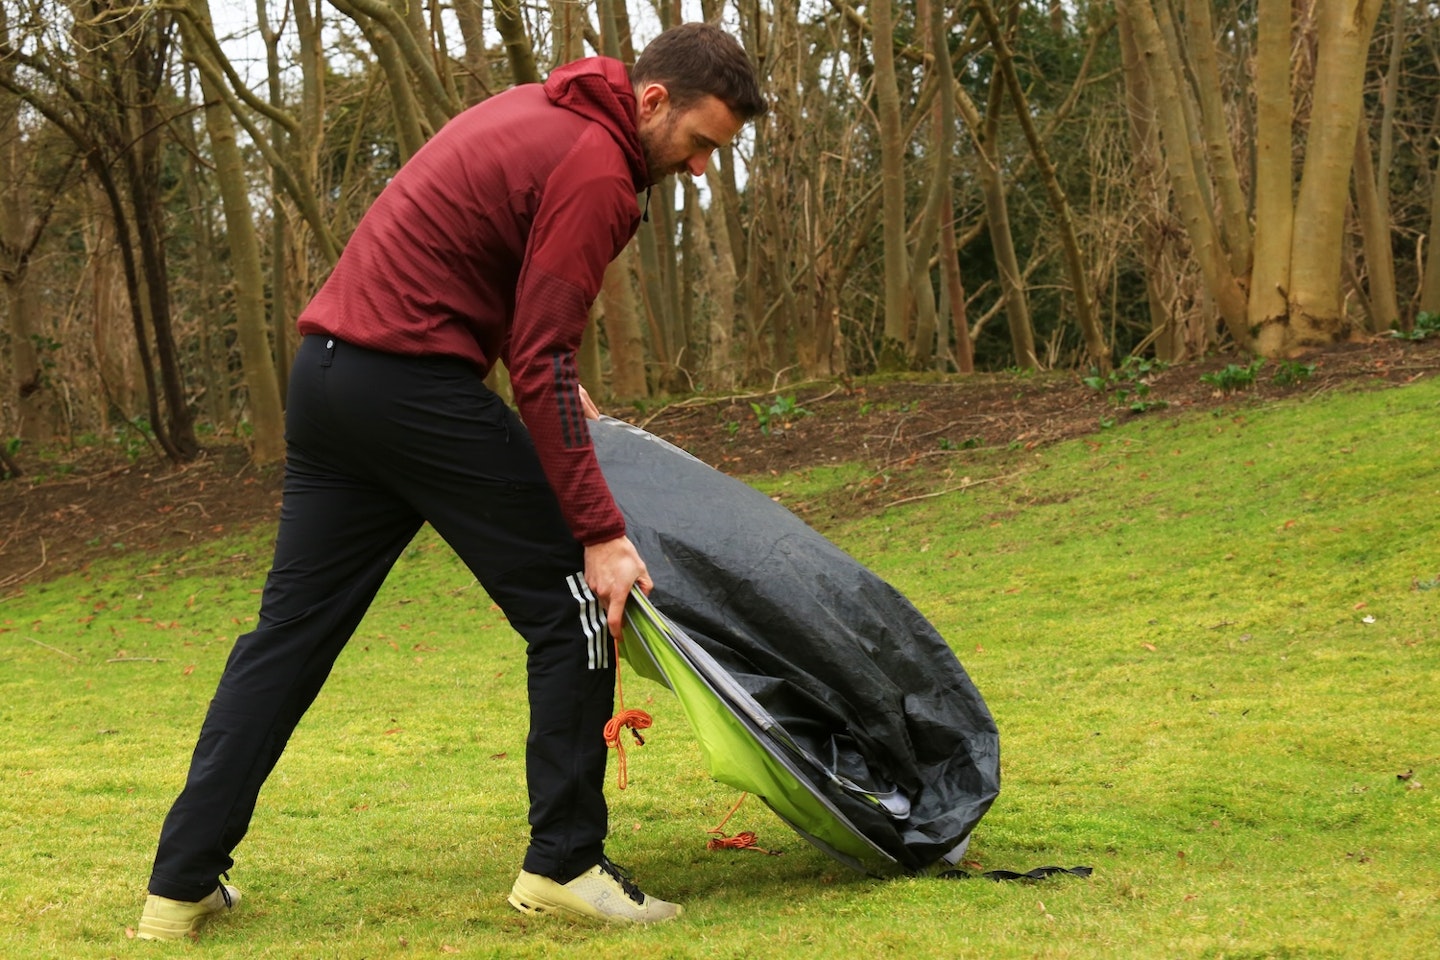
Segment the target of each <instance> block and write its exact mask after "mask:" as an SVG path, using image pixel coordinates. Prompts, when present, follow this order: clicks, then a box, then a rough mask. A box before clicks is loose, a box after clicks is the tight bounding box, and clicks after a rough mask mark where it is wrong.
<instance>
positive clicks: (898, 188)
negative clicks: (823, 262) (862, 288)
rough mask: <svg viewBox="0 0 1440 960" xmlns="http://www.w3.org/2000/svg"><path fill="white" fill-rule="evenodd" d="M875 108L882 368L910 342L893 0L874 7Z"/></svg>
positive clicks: (902, 362)
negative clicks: (882, 293) (882, 288)
mask: <svg viewBox="0 0 1440 960" xmlns="http://www.w3.org/2000/svg"><path fill="white" fill-rule="evenodd" d="M870 20H871V23H870V27H871V34H872V36H871V43H870V47H871V55H872V57H873V59H874V63H875V110H876V113H877V114H878V116H879V121H880V184H881V186H880V195H881V198H882V201H881V209H882V214H881V223H882V230H881V235H882V237H883V244H884V262H885V277H884V280H885V301H884V302H885V324H884V328H883V339H882V342H881V344H880V369H882V370H900V369H904V367H905V366H906V365H907V354H908V353H909V349H908V344H909V341H910V303H909V290H908V289H907V288H908V286H909V281H910V268H909V267H910V265H909V256H908V254H907V251H906V248H905V247H906V245H905V219H906V218H905V168H904V164H905V142H904V140H903V139H902V136H901V130H900V88H899V83H898V80H897V78H896V74H895V7H894V0H877V2H875V3H873V4H872V5H871V12H870Z"/></svg>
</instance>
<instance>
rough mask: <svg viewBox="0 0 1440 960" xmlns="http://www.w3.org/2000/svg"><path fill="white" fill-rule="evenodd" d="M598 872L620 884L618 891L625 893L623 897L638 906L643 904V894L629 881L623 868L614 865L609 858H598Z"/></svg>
mask: <svg viewBox="0 0 1440 960" xmlns="http://www.w3.org/2000/svg"><path fill="white" fill-rule="evenodd" d="M600 870H601V872H602V873H605V874H607V875H608V876H609V877H610V879H612V880H614V881H615V882H616V883H618V884H620V889H621V890H624V891H625V896H627V897H629V898H630V899H631V900H634V901H635V902H636V903H638V904H642V905H643V904H644V903H645V894H644V893H642V892H641V891H640V888H639V887H637V886H636V885H635V881H634V880H631V879H630V874H629V873H627V872H626V871H625V869H624V868H623V867H620V866H618V865H616V864H615V863H614V862H613V861H612V860H611V859H610V858H609V857H607V856H605V855H603V854H602V855H601V856H600Z"/></svg>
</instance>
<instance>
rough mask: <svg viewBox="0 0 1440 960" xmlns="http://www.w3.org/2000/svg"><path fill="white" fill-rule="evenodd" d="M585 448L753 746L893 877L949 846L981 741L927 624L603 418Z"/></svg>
mask: <svg viewBox="0 0 1440 960" xmlns="http://www.w3.org/2000/svg"><path fill="white" fill-rule="evenodd" d="M591 437H592V440H593V441H594V444H595V450H596V455H597V457H598V458H599V461H600V467H601V471H602V472H603V473H604V475H605V478H606V481H607V483H608V484H609V486H610V489H611V492H612V493H613V494H614V496H615V499H616V501H617V503H618V504H619V506H620V509H621V512H622V513H623V514H624V515H625V520H626V525H627V529H628V532H629V536H630V538H631V539H632V540H633V541H634V542H635V544H636V546H637V547H638V548H639V550H640V554H641V556H643V557H644V558H645V560H646V564H647V565H648V566H649V568H650V574H651V577H652V578H653V579H654V581H655V589H654V591H653V592H652V594H651V596H650V600H651V601H652V603H653V606H654V608H655V609H656V610H657V611H659V612H660V613H661V614H663V618H664V619H665V620H666V621H668V622H669V623H671V624H672V625H673V626H674V627H676V628H677V629H678V631H679V632H681V633H683V635H684V636H685V637H686V638H688V639H689V640H691V641H693V643H694V644H695V645H696V646H697V647H698V648H699V649H700V650H702V651H703V653H704V654H705V655H706V656H707V657H708V658H709V659H710V660H712V661H713V662H714V664H715V665H716V666H717V667H718V669H720V670H721V671H722V672H723V673H724V674H725V675H727V676H728V677H729V678H731V679H732V680H733V682H734V683H735V684H736V685H737V686H738V687H739V688H740V689H742V690H743V691H744V693H745V694H746V695H748V697H750V698H751V699H752V700H753V701H754V702H755V703H756V704H758V705H759V707H760V708H761V709H763V711H764V712H765V713H766V714H767V715H768V716H769V717H770V718H772V720H773V722H774V724H775V725H776V727H777V728H778V729H779V733H777V734H774V736H773V737H772V739H773V740H774V741H775V742H774V743H772V744H770V745H769V746H770V747H773V748H776V749H780V750H781V751H782V752H783V753H785V754H786V755H787V756H788V759H790V760H796V758H798V761H796V769H798V770H800V771H801V772H802V774H804V775H805V776H806V777H807V778H808V780H809V781H810V784H811V786H812V787H813V788H814V790H815V791H818V792H819V793H820V794H821V795H823V797H824V798H825V799H826V801H827V802H828V803H829V805H830V806H832V807H833V808H835V809H836V810H838V811H840V812H841V814H842V815H843V817H844V818H845V819H846V820H847V822H849V823H850V824H852V825H853V826H854V827H855V829H856V830H857V831H858V832H859V833H860V834H861V835H862V836H863V837H864V838H865V839H866V842H867V843H868V844H873V845H874V846H875V847H877V848H878V849H880V850H881V851H883V852H884V854H885V856H886V857H888V858H890V859H893V861H894V862H895V863H897V864H898V865H900V866H901V867H904V868H906V869H910V870H917V869H922V868H924V867H927V866H930V865H931V864H934V863H936V862H937V861H939V860H941V859H942V858H944V857H945V856H946V855H947V854H950V853H952V852H953V851H955V850H956V849H957V848H959V846H960V845H961V844H962V843H963V842H964V841H965V840H966V839H967V838H968V836H969V834H970V831H971V830H972V829H973V828H974V826H975V824H976V823H978V822H979V820H980V818H981V817H982V816H984V814H985V812H986V811H987V810H988V809H989V807H990V805H991V803H993V802H994V799H995V797H996V795H997V794H998V792H999V787H1000V774H999V735H998V733H997V731H996V728H995V723H994V720H993V718H992V717H991V715H990V712H989V710H988V708H987V707H986V706H985V702H984V700H983V698H982V697H981V696H980V693H979V691H978V690H976V688H975V686H974V684H973V683H972V682H971V680H970V678H969V676H968V674H966V672H965V670H964V668H963V667H962V666H961V665H960V662H959V661H958V660H957V659H956V657H955V654H954V652H953V651H952V650H951V649H950V647H949V646H948V645H947V644H946V643H945V640H944V639H943V638H942V637H941V636H940V635H939V633H938V632H937V631H936V630H935V628H934V627H933V626H932V625H931V624H930V623H929V622H928V621H927V620H926V619H925V618H924V617H923V616H922V615H921V614H920V613H919V612H918V611H917V610H916V609H915V608H914V606H912V605H911V604H910V603H909V601H907V600H906V599H905V598H904V597H903V596H901V595H900V593H899V592H898V591H896V590H895V589H894V588H893V587H891V586H890V585H889V584H887V583H885V582H884V581H883V580H881V579H880V578H879V577H878V576H876V575H875V574H874V573H872V572H870V571H869V570H867V569H866V568H865V567H863V566H862V565H861V564H859V563H857V562H856V561H855V560H854V559H853V558H851V557H849V556H848V555H847V554H845V552H844V551H842V550H840V549H839V548H838V547H836V546H835V545H834V544H832V543H830V542H829V541H828V540H826V539H825V538H824V537H822V536H821V535H820V534H819V533H817V532H815V531H814V530H812V529H811V528H810V527H808V526H807V525H806V524H805V523H803V522H802V521H801V520H799V518H797V517H795V516H794V515H793V514H791V513H790V512H789V511H788V510H786V509H785V508H784V507H782V506H780V505H779V504H776V503H775V502H773V501H772V500H771V499H770V498H769V497H767V496H765V495H764V494H762V493H760V492H758V491H756V490H754V489H753V488H751V487H749V486H747V485H745V484H744V483H741V482H739V481H738V480H734V479H732V478H730V477H727V476H725V475H724V474H722V473H720V472H719V471H717V470H714V469H712V468H710V467H708V466H706V465H705V464H703V463H701V462H700V461H699V460H696V459H695V458H694V457H691V456H690V455H689V454H687V453H685V452H684V451H682V450H680V449H678V448H676V447H674V446H672V445H670V444H668V443H666V442H665V441H663V440H660V439H659V438H657V437H654V436H652V435H651V434H649V433H646V432H645V431H643V430H640V429H639V428H636V427H633V426H630V425H628V424H625V423H622V422H620V421H618V420H611V419H608V418H602V419H601V420H599V421H592V422H591ZM676 692H677V694H679V695H681V696H682V697H683V696H684V694H683V693H681V692H680V691H679V690H677V691H676ZM692 721H693V718H692ZM712 772H713V770H712ZM717 779H718V777H717ZM727 782H728V781H727ZM767 802H770V800H769V799H768V798H767ZM771 806H772V807H774V806H775V804H773V803H771ZM777 812H780V811H778V810H777ZM781 815H782V816H784V817H785V818H786V819H787V820H790V822H791V825H792V826H794V827H796V828H797V829H798V830H800V831H801V832H802V833H806V832H808V833H811V834H813V833H814V831H813V830H812V829H811V828H810V827H808V826H807V825H806V824H805V823H798V822H796V821H795V820H794V819H793V818H792V817H790V816H787V815H786V814H784V813H782V814H781ZM820 815H821V814H819V813H817V814H816V816H817V817H818V816H820ZM825 816H829V814H825ZM812 839H813V837H812ZM831 846H834V844H831ZM832 852H833V851H832Z"/></svg>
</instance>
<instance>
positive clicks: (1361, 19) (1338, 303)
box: [1262, 0, 1381, 355]
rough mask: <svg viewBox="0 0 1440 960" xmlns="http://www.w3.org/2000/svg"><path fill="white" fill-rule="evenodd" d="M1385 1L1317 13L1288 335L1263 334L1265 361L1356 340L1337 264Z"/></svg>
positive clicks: (1350, 2) (1347, 3)
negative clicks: (1369, 62) (1372, 47)
mask: <svg viewBox="0 0 1440 960" xmlns="http://www.w3.org/2000/svg"><path fill="white" fill-rule="evenodd" d="M1380 2H1381V0H1330V2H1329V3H1325V4H1322V5H1321V6H1320V7H1319V10H1318V14H1317V15H1318V23H1319V30H1320V36H1319V49H1318V51H1317V53H1316V60H1315V86H1314V90H1313V106H1312V109H1311V112H1310V129H1309V134H1308V136H1307V137H1306V141H1305V164H1304V167H1303V172H1302V173H1301V176H1300V190H1299V193H1298V194H1297V196H1296V201H1295V235H1294V238H1293V240H1292V242H1291V252H1290V291H1289V292H1290V297H1289V321H1290V322H1289V323H1288V324H1287V325H1286V326H1285V327H1284V330H1283V332H1281V331H1274V330H1267V331H1265V334H1268V335H1262V343H1263V344H1264V345H1265V346H1266V347H1268V348H1269V349H1267V350H1266V354H1267V355H1275V354H1277V353H1281V352H1284V353H1288V352H1291V351H1293V350H1296V349H1303V348H1305V347H1310V346H1322V345H1324V344H1329V343H1335V342H1336V341H1339V340H1344V339H1346V338H1348V337H1349V336H1350V335H1351V324H1350V321H1349V319H1348V318H1347V317H1346V316H1345V312H1344V298H1343V296H1342V288H1341V281H1340V274H1341V271H1340V263H1341V257H1342V244H1343V241H1344V231H1345V207H1346V202H1347V200H1348V198H1349V193H1350V191H1349V184H1350V169H1351V165H1352V163H1353V160H1354V157H1355V137H1356V136H1357V131H1358V130H1359V128H1360V114H1361V102H1362V91H1363V88H1364V81H1365V58H1366V51H1367V49H1368V47H1369V43H1370V35H1371V32H1372V30H1373V29H1374V26H1375V18H1376V16H1377V15H1378V13H1379V10H1380ZM1277 332H1279V333H1281V335H1280V336H1279V337H1278V338H1277V337H1276V336H1275V333H1277ZM1277 339H1278V341H1279V342H1278V344H1277V343H1276V340H1277Z"/></svg>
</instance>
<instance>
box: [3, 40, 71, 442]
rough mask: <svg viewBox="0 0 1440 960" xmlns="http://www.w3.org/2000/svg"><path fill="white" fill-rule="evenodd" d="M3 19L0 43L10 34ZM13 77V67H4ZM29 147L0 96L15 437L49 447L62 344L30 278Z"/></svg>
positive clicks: (14, 106)
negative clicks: (44, 319) (53, 370)
mask: <svg viewBox="0 0 1440 960" xmlns="http://www.w3.org/2000/svg"><path fill="white" fill-rule="evenodd" d="M5 26H6V24H5V19H4V14H3V13H0V37H3V35H4V30H5ZM0 70H5V71H6V72H7V73H8V74H11V75H13V66H12V65H10V64H8V63H0ZM25 146H26V144H25V141H24V140H23V139H22V135H21V131H20V100H19V98H18V97H14V96H11V95H10V94H5V95H3V96H0V187H3V190H4V193H3V197H0V280H3V283H4V289H5V302H6V306H7V307H8V310H7V316H8V320H9V322H8V323H7V324H6V326H7V328H8V331H9V337H8V339H9V341H10V370H11V373H12V374H13V381H14V382H13V383H12V384H11V385H10V390H9V394H10V401H11V402H12V403H13V404H14V405H15V414H16V420H17V421H18V423H17V429H16V430H15V434H16V435H17V436H19V437H20V439H21V440H24V441H26V442H28V443H34V444H44V443H46V442H48V441H49V440H50V439H51V438H52V437H53V436H54V435H55V430H56V427H57V422H56V421H57V417H56V409H55V404H54V402H53V399H52V398H53V387H54V384H53V383H52V380H51V376H50V373H49V370H48V368H50V367H53V366H54V358H53V352H54V350H55V349H56V347H58V344H55V346H52V343H54V340H53V338H52V337H50V336H48V335H47V334H46V332H45V331H44V330H43V329H42V325H41V315H42V314H41V309H40V298H39V293H38V291H37V290H36V289H35V284H34V283H33V282H32V281H31V278H30V255H31V253H32V252H33V250H34V248H35V244H36V242H37V241H38V240H39V233H40V227H39V224H38V223H37V222H36V220H35V218H34V217H33V216H32V215H31V209H30V193H31V189H33V188H27V185H26V179H27V178H26V177H25V176H24V171H25V169H26V167H27V166H28V164H27V163H26V162H25V159H24V157H23V153H24V150H25Z"/></svg>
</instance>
